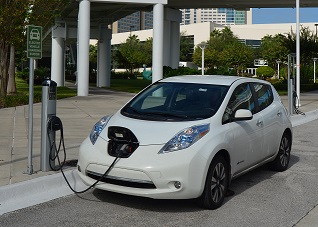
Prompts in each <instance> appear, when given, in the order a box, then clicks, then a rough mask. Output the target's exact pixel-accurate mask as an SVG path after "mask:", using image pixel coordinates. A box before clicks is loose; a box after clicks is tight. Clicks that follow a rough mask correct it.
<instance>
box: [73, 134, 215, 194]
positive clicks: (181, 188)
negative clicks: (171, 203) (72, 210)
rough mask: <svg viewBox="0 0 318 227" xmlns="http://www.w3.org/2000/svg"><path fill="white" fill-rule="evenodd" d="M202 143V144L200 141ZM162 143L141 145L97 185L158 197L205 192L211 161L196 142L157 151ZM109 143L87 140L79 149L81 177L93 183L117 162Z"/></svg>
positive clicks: (85, 181)
mask: <svg viewBox="0 0 318 227" xmlns="http://www.w3.org/2000/svg"><path fill="white" fill-rule="evenodd" d="M198 144H199V143H198ZM162 146H163V145H149V146H139V147H138V149H137V150H136V151H135V152H134V153H133V154H132V155H131V156H130V157H129V158H122V159H118V161H117V162H116V164H115V165H114V167H113V168H112V169H111V171H110V172H109V174H108V176H107V177H106V178H104V179H102V181H101V182H99V183H98V184H97V185H96V186H95V187H96V188H98V189H102V190H107V191H112V192H118V193H123V194H128V195H135V196H143V197H149V198H155V199H189V198H197V197H199V196H200V195H201V194H202V191H203V188H204V184H205V179H206V173H207V168H208V166H209V163H208V161H207V160H206V159H205V158H204V157H203V156H201V155H200V153H199V152H198V151H200V147H198V146H197V144H194V145H193V146H191V147H189V148H187V149H184V150H179V151H175V152H171V153H167V154H158V151H159V150H160V149H161V148H162ZM114 159H115V158H114V157H111V156H109V155H108V153H107V142H106V141H104V140H102V139H99V140H98V141H97V143H96V144H95V145H92V144H91V143H90V140H89V139H86V140H85V141H84V142H83V143H82V145H81V147H80V152H79V160H78V169H79V176H80V177H81V179H82V180H83V182H84V183H85V184H86V185H92V184H94V183H95V181H96V179H99V178H100V176H102V175H103V174H104V173H105V172H106V171H107V169H108V168H109V166H110V165H111V163H112V162H113V161H114Z"/></svg>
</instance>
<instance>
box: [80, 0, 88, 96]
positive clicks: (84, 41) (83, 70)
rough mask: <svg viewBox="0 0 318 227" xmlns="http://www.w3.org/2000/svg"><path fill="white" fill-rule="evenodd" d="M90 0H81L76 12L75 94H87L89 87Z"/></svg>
mask: <svg viewBox="0 0 318 227" xmlns="http://www.w3.org/2000/svg"><path fill="white" fill-rule="evenodd" d="M89 39H90V2H89V1H88V0H81V1H80V3H79V12H78V55H77V56H78V64H77V95H78V96H88V88H89Z"/></svg>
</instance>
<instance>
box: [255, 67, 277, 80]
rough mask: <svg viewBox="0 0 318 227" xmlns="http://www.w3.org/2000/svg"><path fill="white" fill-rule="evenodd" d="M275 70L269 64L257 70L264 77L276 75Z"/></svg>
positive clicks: (258, 74)
mask: <svg viewBox="0 0 318 227" xmlns="http://www.w3.org/2000/svg"><path fill="white" fill-rule="evenodd" d="M274 73H275V70H274V69H272V68H271V67H269V66H261V67H258V68H257V70H256V74H257V76H259V77H262V78H264V79H266V78H270V77H272V76H274Z"/></svg>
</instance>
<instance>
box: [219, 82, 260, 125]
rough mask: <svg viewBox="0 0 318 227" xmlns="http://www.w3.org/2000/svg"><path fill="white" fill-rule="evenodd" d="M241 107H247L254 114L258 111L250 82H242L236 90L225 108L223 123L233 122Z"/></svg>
mask: <svg viewBox="0 0 318 227" xmlns="http://www.w3.org/2000/svg"><path fill="white" fill-rule="evenodd" d="M239 109H247V110H250V111H251V112H252V113H253V114H254V113H256V109H255V103H254V99H253V95H252V90H251V87H250V85H249V84H248V83H245V84H241V85H239V86H238V87H237V88H236V89H235V90H234V92H233V94H232V96H231V98H230V101H229V103H228V105H227V107H226V109H225V112H224V115H223V119H222V123H223V124H225V123H228V122H231V120H232V118H233V117H234V113H235V112H236V111H237V110H239Z"/></svg>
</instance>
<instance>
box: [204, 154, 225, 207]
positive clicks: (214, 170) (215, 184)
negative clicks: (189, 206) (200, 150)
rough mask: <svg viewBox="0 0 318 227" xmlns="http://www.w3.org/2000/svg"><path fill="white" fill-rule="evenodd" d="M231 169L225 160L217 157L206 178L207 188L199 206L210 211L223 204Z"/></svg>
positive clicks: (205, 187)
mask: <svg viewBox="0 0 318 227" xmlns="http://www.w3.org/2000/svg"><path fill="white" fill-rule="evenodd" d="M228 179H229V167H228V164H227V163H226V161H225V160H224V158H223V157H222V156H220V155H216V156H215V157H214V159H213V160H212V162H211V164H210V167H209V171H208V174H207V177H206V181H205V186H204V190H203V193H202V195H201V197H199V199H198V201H199V204H200V205H201V206H202V207H204V208H206V209H210V210H214V209H217V208H219V207H220V206H221V205H222V204H223V200H224V197H225V195H226V192H227V189H228V182H229V181H228Z"/></svg>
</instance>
